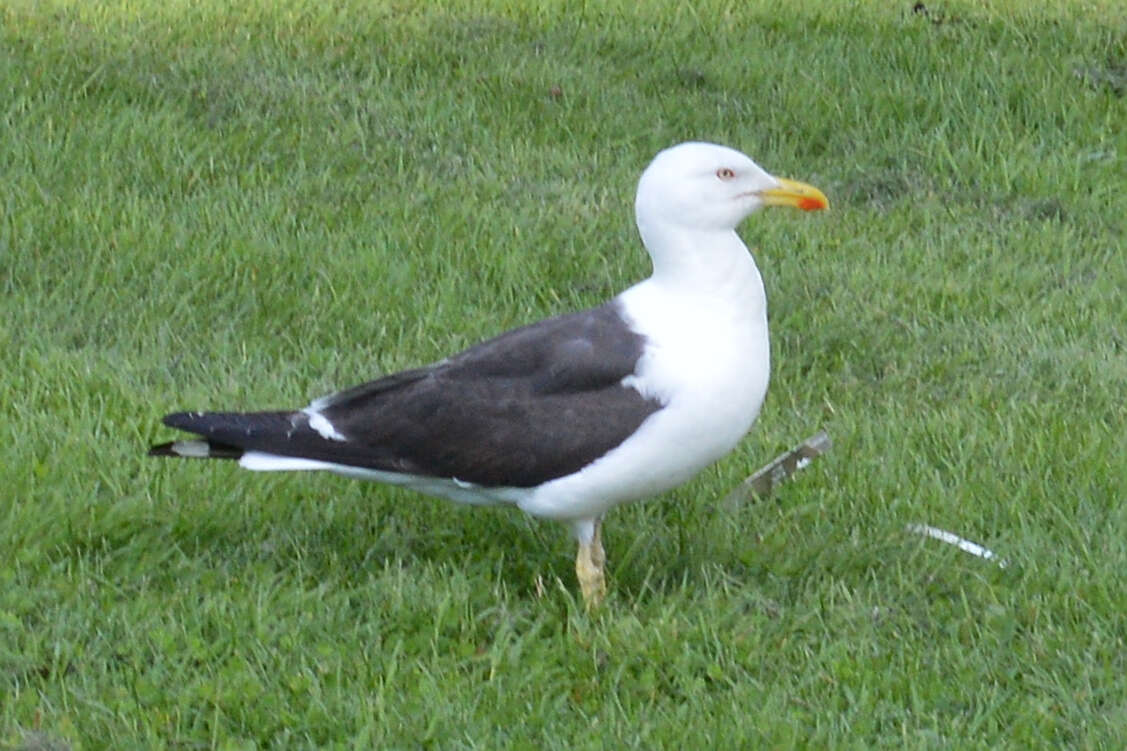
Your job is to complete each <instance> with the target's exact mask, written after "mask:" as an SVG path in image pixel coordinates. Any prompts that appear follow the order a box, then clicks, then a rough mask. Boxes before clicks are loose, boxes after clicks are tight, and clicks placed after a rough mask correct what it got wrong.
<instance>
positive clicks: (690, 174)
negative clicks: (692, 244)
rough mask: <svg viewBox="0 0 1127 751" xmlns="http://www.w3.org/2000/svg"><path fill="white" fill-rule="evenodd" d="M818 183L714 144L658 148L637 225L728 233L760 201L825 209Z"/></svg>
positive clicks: (643, 184) (638, 202)
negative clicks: (781, 173)
mask: <svg viewBox="0 0 1127 751" xmlns="http://www.w3.org/2000/svg"><path fill="white" fill-rule="evenodd" d="M827 205H828V202H827V200H826V197H825V196H824V195H823V194H822V192H821V191H819V190H818V189H817V188H814V187H811V186H809V185H806V184H804V183H799V182H795V181H793V180H784V179H781V178H777V177H774V176H773V175H771V174H769V173H768V172H767V171H766V170H764V169H763V168H762V167H760V166H759V165H758V164H756V163H755V162H753V161H751V159H749V158H748V157H747V156H745V155H744V154H741V153H740V152H738V151H736V150H735V149H730V148H728V147H727V146H718V145H716V144H712V143H695V142H689V143H682V144H679V145H677V146H673V147H671V148H668V149H666V150H665V151H662V152H661V153H659V154H658V155H657V156H656V157H654V160H653V161H652V162H650V166H649V167H647V168H646V171H645V172H643V173H642V178H641V180H639V181H638V194H637V197H636V198H635V201H634V209H635V212H636V214H637V221H638V229H639V230H640V231H641V232H642V236H643V238H645V237H646V235H647V234H648V232H647V228H648V227H655V226H657V225H664V226H666V227H668V226H670V225H672V226H674V227H677V228H678V229H681V230H688V231H701V232H716V231H720V232H725V231H727V232H730V231H733V230H735V228H736V226H737V225H738V224H739V223H740V222H741V221H743V220H744V218H746V217H747V215H748V214H750V213H752V212H753V211H755V210H756V209H758V208H760V207H761V206H794V207H796V208H799V209H803V210H806V211H812V210H816V209H824V208H826V207H827ZM647 244H648V243H647Z"/></svg>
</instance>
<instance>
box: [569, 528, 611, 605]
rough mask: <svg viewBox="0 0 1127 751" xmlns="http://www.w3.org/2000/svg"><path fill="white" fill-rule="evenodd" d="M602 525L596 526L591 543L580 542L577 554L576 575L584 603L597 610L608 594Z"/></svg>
mask: <svg viewBox="0 0 1127 751" xmlns="http://www.w3.org/2000/svg"><path fill="white" fill-rule="evenodd" d="M600 527H601V525H596V526H595V536H594V538H593V539H592V540H591V542H590V543H587V544H583V543H580V544H579V552H578V553H577V554H576V556H575V576H576V578H577V579H579V589H580V591H581V592H582V593H583V604H584V605H585V606H586V607H587V610H588V611H591V610H595V609H596V608H598V607H599V605H600V604H602V602H603V599H604V598H605V597H606V595H607V579H606V560H607V556H606V552H605V551H604V550H603V541H602V535H601V534H600Z"/></svg>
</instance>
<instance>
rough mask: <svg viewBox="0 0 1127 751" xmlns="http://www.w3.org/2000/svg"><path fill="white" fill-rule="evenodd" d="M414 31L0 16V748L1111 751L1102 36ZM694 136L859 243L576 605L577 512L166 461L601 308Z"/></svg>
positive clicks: (770, 264) (633, 12) (1097, 13)
mask: <svg viewBox="0 0 1127 751" xmlns="http://www.w3.org/2000/svg"><path fill="white" fill-rule="evenodd" d="M414 5H415V3H406V2H404V3H371V2H366V1H365V2H361V1H360V0H351V1H348V0H346V1H345V2H340V3H323V2H313V1H312V0H284V1H283V2H266V1H265V0H249V2H243V3H234V4H229V3H219V2H203V3H187V2H174V3H165V2H155V1H152V0H141V1H140V2H132V3H125V2H107V3H86V2H80V1H79V0H73V1H72V2H63V1H61V0H48V1H46V2H33V1H32V0H14V1H13V2H8V3H6V4H5V5H4V6H3V8H2V9H0V24H2V26H0V82H2V84H3V85H2V88H0V91H3V92H4V95H3V96H2V97H0V113H2V114H0V117H2V118H3V122H2V127H0V130H2V131H3V133H2V134H0V175H2V178H0V288H2V295H0V365H2V367H3V372H4V378H3V379H0V447H2V448H0V452H2V453H0V488H2V491H0V748H13V749H23V750H25V751H27V750H29V749H46V748H67V749H99V748H114V749H123V748H146V749H157V748H169V749H194V748H218V749H249V748H415V747H433V748H467V749H468V748H480V749H493V748H503V747H513V748H550V749H584V748H593V749H595V748H607V747H632V748H647V749H648V748H663V747H664V748H676V747H680V746H685V745H688V744H693V745H695V746H696V747H700V748H740V747H742V748H856V749H871V748H881V747H891V748H913V749H914V748H928V749H932V748H934V749H949V748H1013V749H1028V748H1044V749H1057V748H1093V749H1096V748H1108V749H1113V748H1121V747H1122V742H1123V738H1124V737H1127V679H1125V677H1124V675H1125V674H1127V656H1125V655H1127V644H1125V640H1127V617H1125V615H1124V614H1125V612H1127V593H1125V590H1124V588H1123V586H1122V581H1123V579H1122V577H1123V571H1124V570H1125V568H1127V506H1125V505H1124V504H1123V497H1124V492H1125V491H1124V489H1125V488H1127V407H1125V406H1124V394H1125V386H1127V352H1125V349H1127V341H1125V340H1127V335H1125V333H1124V331H1125V328H1124V321H1125V320H1127V303H1125V302H1124V300H1125V298H1124V289H1125V288H1127V254H1125V252H1124V250H1125V248H1124V246H1125V244H1127V243H1125V239H1124V238H1125V231H1127V198H1125V194H1124V185H1125V183H1127V127H1125V123H1127V99H1125V98H1124V95H1125V91H1127V50H1125V45H1127V13H1125V11H1124V10H1123V7H1122V4H1121V3H1119V2H1113V1H1112V0H1107V1H1106V2H1085V3H1079V2H1076V3H1070V2H1063V1H1060V2H1055V3H1034V2H1028V3H1025V2H1016V1H1011V2H1005V3H989V4H986V3H981V4H980V3H971V2H935V3H931V2H929V3H927V6H928V13H927V14H924V13H914V12H912V10H911V5H912V4H911V3H909V2H903V3H897V4H895V5H891V4H886V3H877V2H872V3H858V2H849V1H848V0H834V1H832V2H825V3H809V4H801V3H799V4H782V5H780V4H779V3H775V2H766V0H751V1H748V2H744V1H741V2H722V1H721V0H712V1H711V2H705V3H696V4H694V6H695V9H694V10H690V9H689V8H688V7H684V8H681V9H674V8H673V4H669V6H665V5H659V4H653V5H650V4H646V3H642V4H638V3H629V2H621V1H619V2H614V1H613V0H612V1H610V2H606V3H602V4H598V3H593V4H589V5H587V6H586V7H582V8H579V7H568V6H566V5H565V4H563V3H559V2H551V3H544V4H541V5H539V6H537V7H535V8H524V7H520V6H521V4H517V3H511V2H510V3H506V2H504V1H503V0H494V1H493V2H482V3H470V2H466V1H465V0H461V1H459V0H448V2H445V3H436V4H429V5H426V6H425V8H426V9H425V10H418V9H412V8H413V6H414ZM227 6H230V7H227ZM687 139H707V140H715V141H720V142H723V143H727V144H730V145H732V146H735V147H737V148H740V149H742V150H744V151H746V152H747V153H749V154H750V155H752V156H753V157H754V158H755V159H757V160H758V161H759V162H760V163H762V164H763V165H764V166H766V167H767V168H769V169H771V170H773V171H776V172H778V173H779V174H782V175H786V176H790V177H794V178H797V179H801V180H805V181H808V182H811V183H813V184H815V185H818V186H819V187H821V188H822V189H824V190H825V192H826V193H827V194H828V195H829V196H830V199H831V201H832V204H833V210H832V211H831V212H828V213H826V214H823V215H818V216H804V215H798V214H797V213H793V214H792V213H787V212H781V211H777V212H767V213H765V214H761V215H758V216H755V217H753V218H752V219H751V220H750V221H749V222H748V223H747V224H746V226H745V227H744V229H743V234H744V236H745V238H747V239H748V241H749V244H750V245H752V246H753V247H756V248H757V249H758V250H757V256H758V258H759V262H760V265H761V267H762V269H763V272H764V276H765V278H766V280H767V284H768V290H769V295H770V299H771V323H772V332H773V352H774V358H775V363H774V374H773V382H772V387H771V392H770V394H769V396H768V401H767V404H766V406H765V408H764V412H763V414H762V416H761V418H760V421H759V424H758V425H757V426H756V428H755V429H754V431H753V433H752V434H751V436H750V437H749V438H748V439H747V440H746V441H745V442H744V443H743V444H741V446H740V447H739V448H738V449H737V450H736V451H735V452H734V453H733V454H732V455H731V456H730V457H728V458H727V459H725V460H724V461H723V462H721V463H720V464H718V465H717V466H716V467H714V468H712V469H710V470H708V471H706V472H705V473H704V474H703V475H702V476H701V477H700V478H698V479H697V480H695V481H693V482H692V483H690V484H689V485H687V486H686V487H684V488H681V489H679V490H677V491H675V492H671V493H669V494H667V495H666V496H664V497H662V498H660V499H657V500H654V501H651V502H649V503H647V504H639V505H635V506H631V507H628V508H623V509H619V510H617V511H616V512H615V513H614V514H613V515H612V516H611V517H610V518H609V520H608V522H607V537H608V543H607V544H608V552H609V555H610V566H611V571H612V576H613V580H612V594H611V596H610V599H609V600H608V602H607V605H606V607H605V608H604V609H603V610H602V611H601V612H599V613H598V614H596V615H594V616H590V617H589V616H587V615H586V614H584V613H583V610H582V607H581V606H579V605H578V604H577V602H576V594H575V585H574V578H573V573H572V556H573V547H572V543H571V541H570V540H569V539H568V536H567V535H566V534H565V533H564V531H563V530H562V529H560V528H558V527H557V526H556V525H553V524H550V523H541V522H536V521H533V520H528V519H525V518H524V517H522V516H521V515H520V514H519V513H514V512H509V511H504V510H473V511H470V510H464V509H458V508H456V507H454V506H452V505H449V504H447V503H444V502H441V501H436V500H432V499H427V498H422V497H417V496H414V495H411V494H409V493H405V492H400V491H397V490H393V489H388V488H383V487H378V486H374V485H365V484H362V483H357V482H351V481H348V480H345V479H341V478H335V477H329V476H292V475H291V476H270V475H257V474H251V473H245V472H240V471H239V470H238V469H237V468H236V467H232V466H229V465H205V464H190V463H186V462H185V463H175V462H158V461H153V460H148V459H146V458H145V457H144V452H145V449H146V447H147V446H148V444H149V443H150V442H153V441H156V440H162V439H165V438H166V437H167V436H168V435H169V432H168V431H167V430H166V429H164V428H162V427H161V426H160V424H159V420H160V416H161V415H162V414H163V413H164V412H166V411H170V410H172V409H175V408H182V407H208V406H210V407H229V408H240V407H246V408H250V407H260V406H270V405H276V406H293V405H299V404H302V403H304V402H305V400H306V399H308V398H311V397H314V396H317V395H320V394H322V393H325V392H327V391H330V390H332V389H334V388H337V387H342V386H346V385H351V384H352V383H355V382H358V381H360V380H363V379H366V378H368V377H370V376H374V375H376V374H378V373H382V372H388V371H392V370H394V369H398V368H403V367H407V366H411V365H417V364H422V363H426V362H429V361H432V360H434V359H437V358H439V357H441V356H443V355H445V354H447V353H449V352H451V351H454V350H457V349H458V348H461V347H463V346H466V345H468V344H470V343H472V342H474V341H476V340H479V339H481V338H484V337H486V336H489V335H491V334H494V333H497V332H500V331H502V330H504V329H506V328H509V327H511V326H514V325H517V324H520V323H524V322H528V321H531V320H535V319H537V318H540V317H543V316H546V315H550V314H554V313H560V312H564V311H568V310H572V309H576V308H579V307H583V306H588V305H593V304H596V303H598V302H600V301H602V300H603V299H605V298H606V297H607V296H609V295H611V294H613V293H614V292H615V291H617V290H619V289H621V288H623V287H625V286H627V285H628V284H630V283H632V282H633V281H634V280H636V279H638V278H641V277H642V276H644V274H645V273H646V271H647V259H646V258H645V254H644V253H643V252H642V251H641V249H640V245H639V243H638V241H637V239H636V237H635V232H634V229H633V222H632V216H631V208H632V199H633V189H634V184H635V181H636V179H637V176H638V174H639V173H640V170H641V169H642V168H643V167H644V166H645V164H646V163H647V162H648V160H649V159H650V158H651V157H652V156H653V154H654V153H655V152H656V151H658V150H659V149H661V148H663V147H665V146H667V145H670V144H673V143H676V142H678V141H682V140H687ZM823 426H824V427H825V428H826V429H828V430H829V432H830V434H831V436H832V437H833V439H834V441H835V447H834V449H833V451H832V452H831V453H830V454H828V455H827V456H826V457H825V458H824V459H821V460H819V461H818V462H817V463H815V464H814V465H813V466H812V467H811V468H810V469H809V470H807V471H806V472H805V473H803V474H802V475H801V476H800V479H797V480H796V481H795V482H793V483H791V484H789V485H787V486H785V487H784V488H783V489H782V490H781V491H780V492H779V493H778V494H777V495H776V496H775V497H774V498H772V499H770V500H768V501H763V502H759V503H748V504H746V505H743V506H741V507H739V508H736V509H725V508H722V507H721V506H720V505H719V504H718V499H720V498H722V497H723V496H724V494H725V493H726V492H727V491H728V490H729V489H730V488H731V487H733V486H734V485H736V484H737V483H738V482H739V481H740V480H741V479H742V478H743V477H744V476H746V475H747V474H748V473H750V472H751V471H753V470H754V469H756V468H757V467H759V466H761V465H762V464H763V463H765V462H766V461H767V460H768V459H770V458H771V457H772V456H774V455H775V454H776V453H777V452H779V451H780V450H782V449H784V448H786V447H788V446H790V445H793V444H794V443H795V442H797V441H798V440H799V439H801V438H804V437H805V436H807V435H809V434H811V433H813V432H814V431H815V430H817V429H818V428H819V427H823ZM916 522H922V523H929V524H933V525H936V526H939V527H943V528H946V529H950V530H953V531H955V532H958V533H960V534H962V535H964V536H966V537H970V538H972V539H975V540H978V541H981V542H983V543H984V544H986V545H988V546H989V547H991V548H992V549H994V550H996V551H997V552H998V553H999V555H1001V556H1003V557H1005V558H1006V559H1008V560H1009V561H1010V564H1011V565H1010V566H1009V567H1008V568H1005V569H1000V568H998V567H996V566H994V565H992V564H990V563H988V562H985V561H982V560H980V559H977V558H974V557H971V556H968V555H966V554H964V553H961V552H959V551H957V550H955V549H954V548H951V547H949V546H945V545H943V544H941V543H939V542H936V541H930V540H924V539H922V538H918V537H916V536H914V535H911V534H909V533H908V532H906V531H905V525H906V524H909V523H916Z"/></svg>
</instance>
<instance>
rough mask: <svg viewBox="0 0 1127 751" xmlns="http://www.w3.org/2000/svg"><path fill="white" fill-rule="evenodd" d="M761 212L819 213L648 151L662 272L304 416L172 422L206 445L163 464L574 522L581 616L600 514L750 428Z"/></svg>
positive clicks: (674, 477) (645, 202)
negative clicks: (356, 487)
mask: <svg viewBox="0 0 1127 751" xmlns="http://www.w3.org/2000/svg"><path fill="white" fill-rule="evenodd" d="M762 206H793V207H797V208H799V209H804V210H815V209H823V208H826V206H827V201H826V197H825V196H824V195H823V194H822V193H821V192H820V191H819V190H817V189H816V188H813V187H811V186H809V185H805V184H803V183H799V182H794V181H791V180H783V179H780V178H776V177H773V176H771V175H770V174H768V173H767V172H765V171H764V170H763V169H761V168H760V167H759V166H758V165H756V164H755V163H754V162H753V161H751V159H749V158H748V157H746V156H744V155H743V154H741V153H740V152H738V151H734V150H733V149H730V148H727V147H724V146H717V145H714V144H706V143H683V144H680V145H678V146H674V147H672V148H670V149H666V150H665V151H662V152H661V153H659V154H658V155H657V157H656V158H654V160H653V162H652V163H651V164H650V165H649V167H647V168H646V170H645V172H644V173H643V174H642V178H641V180H640V181H639V183H638V192H637V197H636V200H635V211H636V218H637V224H638V231H639V232H640V233H641V236H642V242H643V243H644V244H645V246H646V250H648V251H649V254H650V256H651V258H652V259H653V275H652V276H650V278H649V279H646V280H645V281H643V282H640V283H639V284H636V285H634V286H633V287H630V288H629V289H627V290H626V291H625V292H623V293H621V294H620V295H618V296H617V297H615V298H614V299H613V300H611V301H610V302H607V303H606V304H604V305H601V306H599V307H597V308H593V309H591V310H586V311H583V312H579V313H571V314H569V315H563V316H559V317H556V318H550V319H548V320H545V321H540V322H539V323H534V324H531V325H528V326H524V327H522V328H518V329H515V330H513V331H509V332H508V333H505V334H501V335H500V336H498V337H496V338H494V339H490V340H488V341H485V342H482V343H481V344H478V345H476V346H474V347H471V348H469V349H467V350H466V351H464V352H462V353H460V354H457V355H454V356H453V357H450V358H448V359H445V360H442V361H441V362H438V363H435V364H433V365H430V366H427V367H423V368H419V369H417V370H408V371H404V372H401V373H395V374H393V375H388V376H384V377H383V378H380V379H378V380H375V381H372V382H371V383H366V384H364V385H361V386H357V387H355V388H351V389H348V390H346V391H342V392H340V393H337V394H333V395H331V396H326V397H323V398H320V399H316V400H314V401H313V403H312V404H310V405H309V406H308V407H305V408H304V409H300V410H296V411H294V410H281V411H268V412H177V413H175V414H170V415H168V416H167V417H165V418H164V423H165V424H166V425H168V426H170V427H173V428H178V429H180V430H184V431H188V432H190V433H196V434H197V435H199V436H201V437H202V438H198V439H191V440H180V441H172V442H170V443H164V444H161V445H159V446H154V447H153V448H152V450H151V451H150V453H151V454H153V455H156V456H183V457H201V458H204V457H206V458H221V459H234V460H237V461H238V462H239V464H240V465H242V466H243V467H245V468H247V469H252V470H266V471H270V470H278V471H285V470H328V471H331V472H336V473H339V474H342V475H348V476H350V477H357V478H362V479H366V480H376V481H378V482H385V483H389V484H392V485H401V486H404V487H407V488H411V489H413V490H417V491H419V492H421V493H426V494H429V495H435V496H441V497H444V498H449V499H451V500H454V501H458V502H463V503H471V504H497V503H502V504H512V505H516V506H518V507H520V508H521V509H523V510H524V511H526V512H528V513H529V514H532V515H534V516H538V517H544V518H548V519H555V520H558V521H561V522H565V523H567V524H569V525H570V526H571V529H572V531H573V532H574V534H575V537H576V539H577V540H578V543H579V550H578V554H577V555H576V561H575V569H576V575H577V577H578V579H579V584H580V587H581V589H582V592H583V599H584V601H585V603H586V604H587V605H588V606H592V605H596V604H598V603H599V602H600V601H601V600H602V598H603V596H604V594H605V592H606V582H605V576H604V562H605V554H604V552H603V546H602V541H601V536H600V524H601V521H602V518H603V515H604V514H606V512H607V511H609V510H610V509H611V508H613V507H615V506H617V505H618V504H620V503H624V502H627V501H633V500H637V499H640V498H645V497H648V496H652V495H655V494H657V493H661V492H662V491H665V490H668V489H670V488H673V487H675V486H677V485H680V484H681V483H684V482H685V481H686V480H688V479H689V478H691V477H693V476H694V475H695V474H696V473H698V472H699V471H700V470H702V469H703V468H704V467H706V466H708V465H709V464H711V463H712V462H714V461H716V460H717V459H719V458H720V457H721V456H723V455H724V454H726V453H727V452H728V451H730V450H731V449H732V448H733V447H734V446H735V445H736V443H737V442H738V441H739V440H740V439H741V438H742V437H743V436H744V434H746V433H747V431H748V430H749V429H750V428H751V425H752V423H753V422H754V421H755V418H756V417H757V416H758V414H759V409H760V406H761V405H762V403H763V397H764V395H765V394H766V392H767V380H768V372H769V370H770V354H769V346H768V338H767V297H766V295H765V293H764V290H763V280H762V278H761V277H760V275H759V270H758V269H757V268H756V265H755V261H754V260H753V258H752V256H751V254H750V253H749V252H748V249H747V247H746V246H745V245H744V243H743V242H742V241H741V240H740V237H739V236H738V235H737V234H736V231H735V230H736V226H737V225H738V224H739V223H740V222H741V221H742V220H743V219H744V218H745V217H747V216H748V215H749V214H751V213H752V212H754V211H755V210H756V209H758V208H760V207H762Z"/></svg>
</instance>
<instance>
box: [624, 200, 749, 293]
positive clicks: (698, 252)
mask: <svg viewBox="0 0 1127 751" xmlns="http://www.w3.org/2000/svg"><path fill="white" fill-rule="evenodd" d="M638 231H639V232H640V233H641V235H642V242H643V243H645V246H646V250H648V251H649V254H650V257H651V258H652V259H653V268H654V270H653V276H652V277H651V278H650V282H651V283H652V284H655V285H657V286H660V287H662V288H663V289H665V290H666V294H678V293H681V294H687V295H690V296H700V297H703V298H705V299H710V298H711V299H724V298H726V297H728V296H732V297H737V298H742V299H739V301H738V302H739V307H741V308H744V309H745V310H747V308H749V307H750V308H753V309H754V308H760V309H761V311H762V312H763V313H765V312H766V295H765V293H764V290H763V280H762V278H761V277H760V275H759V269H758V268H756V265H755V260H754V259H753V258H752V256H751V253H750V252H749V251H748V249H747V246H746V245H744V243H743V240H741V239H740V236H739V235H737V234H736V232H735V230H731V229H727V230H700V229H691V228H685V227H681V226H678V225H675V224H671V223H667V222H664V221H662V220H660V219H659V220H652V219H651V220H648V221H645V222H643V221H639V222H638ZM745 306H746V307H745Z"/></svg>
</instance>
